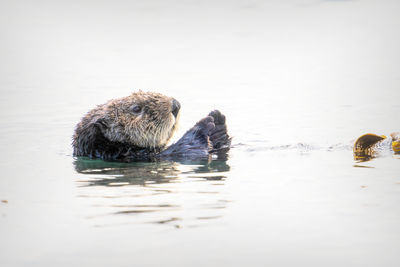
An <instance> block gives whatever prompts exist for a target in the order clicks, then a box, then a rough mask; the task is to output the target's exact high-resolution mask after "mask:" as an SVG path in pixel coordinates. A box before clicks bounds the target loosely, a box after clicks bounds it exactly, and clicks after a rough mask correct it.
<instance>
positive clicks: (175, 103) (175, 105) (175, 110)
mask: <svg viewBox="0 0 400 267" xmlns="http://www.w3.org/2000/svg"><path fill="white" fill-rule="evenodd" d="M180 109H181V104H179V102H178V101H177V100H176V99H172V114H174V116H175V117H176V116H178V113H179V110H180Z"/></svg>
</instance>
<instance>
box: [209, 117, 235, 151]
mask: <svg viewBox="0 0 400 267" xmlns="http://www.w3.org/2000/svg"><path fill="white" fill-rule="evenodd" d="M208 116H210V117H212V118H213V119H214V124H215V127H214V128H213V129H211V130H210V132H209V137H210V142H211V144H212V147H213V149H214V150H218V149H221V148H223V147H229V146H230V143H231V138H230V137H229V135H228V130H227V127H226V123H225V116H224V115H223V114H222V113H221V112H220V111H219V110H213V111H211V112H210V113H209V114H208Z"/></svg>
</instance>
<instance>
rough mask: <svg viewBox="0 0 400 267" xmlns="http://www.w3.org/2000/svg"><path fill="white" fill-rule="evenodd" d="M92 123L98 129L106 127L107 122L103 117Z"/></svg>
mask: <svg viewBox="0 0 400 267" xmlns="http://www.w3.org/2000/svg"><path fill="white" fill-rule="evenodd" d="M93 125H94V126H95V127H96V128H98V129H99V130H104V129H107V128H108V124H107V122H106V120H105V119H104V118H98V119H96V120H95V121H94V123H93Z"/></svg>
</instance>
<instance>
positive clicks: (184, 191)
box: [74, 158, 230, 228]
mask: <svg viewBox="0 0 400 267" xmlns="http://www.w3.org/2000/svg"><path fill="white" fill-rule="evenodd" d="M74 165H75V170H76V171H77V172H78V173H80V174H83V176H79V179H78V183H79V187H78V188H79V191H80V192H79V196H80V197H81V198H85V199H86V200H87V202H88V203H89V204H91V206H93V207H95V208H96V209H91V211H93V213H94V214H91V215H89V216H88V218H90V219H96V218H97V217H101V223H100V224H101V225H100V226H106V225H115V224H117V225H120V224H121V223H122V224H129V223H157V224H173V225H174V227H176V228H181V227H182V226H184V225H186V226H189V227H197V226H199V225H200V224H201V223H200V222H201V221H210V220H211V219H218V218H221V217H222V210H223V209H224V208H225V207H226V204H227V203H228V202H229V200H227V199H226V196H225V195H226V194H225V193H224V188H223V187H221V186H215V185H224V181H225V179H226V177H227V176H226V174H227V172H229V170H230V167H229V165H227V163H226V160H212V161H207V160H201V161H190V162H170V161H162V162H134V163H118V162H105V161H102V160H91V159H88V158H77V159H76V160H75V161H74ZM216 181H217V182H218V183H217V184H216ZM199 182H200V183H199ZM204 182H206V183H204ZM109 215H113V216H109ZM116 215H120V216H116ZM121 215H123V217H121ZM105 217H112V218H111V219H109V220H107V219H105ZM107 221H110V223H106V222H107ZM96 225H98V223H97V224H96Z"/></svg>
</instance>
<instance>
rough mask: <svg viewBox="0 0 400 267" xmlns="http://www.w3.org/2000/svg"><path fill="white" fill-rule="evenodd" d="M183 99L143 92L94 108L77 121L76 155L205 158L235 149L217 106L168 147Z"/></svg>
mask: <svg viewBox="0 0 400 267" xmlns="http://www.w3.org/2000/svg"><path fill="white" fill-rule="evenodd" d="M179 114H180V103H179V102H178V101H177V100H176V99H174V98H171V97H167V96H164V95H162V94H159V93H154V92H143V91H138V92H135V93H133V94H131V95H130V96H127V97H123V98H119V99H113V100H110V101H108V102H106V103H105V104H102V105H99V106H97V107H96V108H94V109H92V110H90V111H89V112H88V113H87V114H86V115H85V116H84V117H83V118H82V120H81V121H80V122H79V123H78V124H77V126H76V128H75V133H74V136H73V142H72V146H73V150H74V152H73V155H74V156H86V157H90V158H100V159H103V160H108V161H123V162H132V161H155V160H160V159H199V158H205V157H209V156H210V155H212V154H217V155H222V154H226V152H227V151H228V150H229V147H230V143H231V137H230V136H229V135H228V132H227V127H226V124H225V116H224V115H223V114H221V112H219V111H218V110H214V111H212V112H210V113H209V114H208V116H207V117H205V118H203V119H201V120H200V121H199V122H197V123H196V124H195V125H194V126H193V127H192V128H191V129H190V130H188V131H187V132H186V133H185V134H184V135H183V137H182V138H180V139H179V140H178V141H177V142H176V143H174V144H172V145H171V146H169V147H166V145H167V143H168V141H169V140H170V139H171V137H172V135H173V134H174V132H175V130H176V128H177V122H178V119H179Z"/></svg>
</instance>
